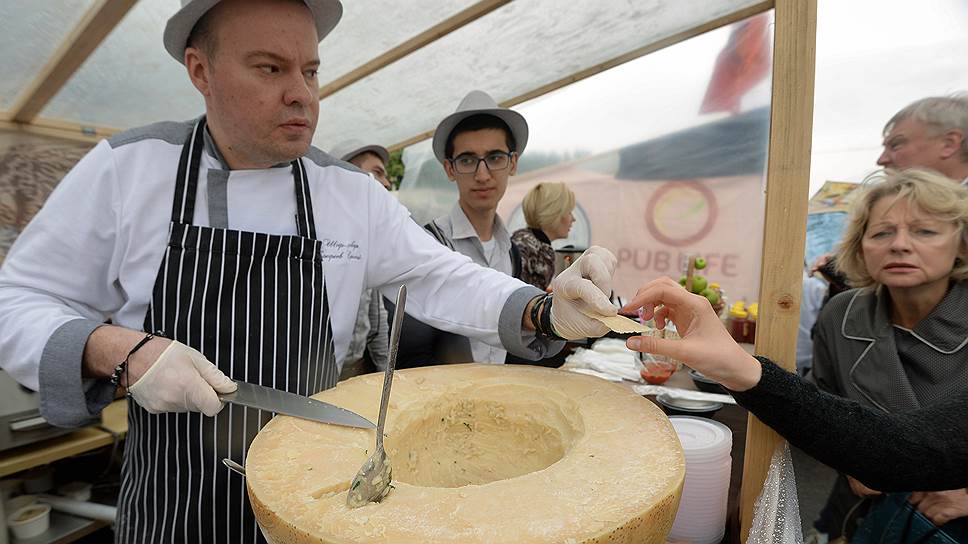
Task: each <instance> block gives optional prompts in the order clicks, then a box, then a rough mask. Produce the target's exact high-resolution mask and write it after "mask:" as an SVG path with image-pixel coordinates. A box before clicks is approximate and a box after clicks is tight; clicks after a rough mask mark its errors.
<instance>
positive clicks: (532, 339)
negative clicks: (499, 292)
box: [498, 285, 565, 361]
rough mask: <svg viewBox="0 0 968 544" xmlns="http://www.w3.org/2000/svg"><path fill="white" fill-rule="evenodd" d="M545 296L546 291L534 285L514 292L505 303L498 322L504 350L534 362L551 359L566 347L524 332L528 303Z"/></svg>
mask: <svg viewBox="0 0 968 544" xmlns="http://www.w3.org/2000/svg"><path fill="white" fill-rule="evenodd" d="M543 294H544V291H542V290H541V289H538V288H537V287H535V286H533V285H525V286H523V287H521V288H520V289H518V290H516V291H514V292H513V293H511V296H510V297H508V300H507V302H505V303H504V308H503V309H502V310H501V318H500V320H499V322H498V334H499V335H500V337H501V343H502V344H504V349H506V350H508V351H509V352H511V353H513V354H514V355H517V356H518V357H523V358H525V359H530V360H532V361H537V360H540V359H544V358H547V357H551V356H553V355H555V354H557V353H558V352H559V351H561V349H562V348H563V347H565V343H564V342H563V341H552V340H548V339H544V338H539V337H538V336H537V335H535V334H534V332H530V331H524V330H523V329H522V327H521V319H522V317H523V316H524V310H525V308H527V307H528V303H529V302H531V299H533V298H534V297H536V296H538V295H543Z"/></svg>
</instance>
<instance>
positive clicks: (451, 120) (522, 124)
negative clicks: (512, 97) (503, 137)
mask: <svg viewBox="0 0 968 544" xmlns="http://www.w3.org/2000/svg"><path fill="white" fill-rule="evenodd" d="M478 114H486V115H493V116H494V117H497V118H498V119H500V120H502V121H504V123H505V124H506V125H507V126H508V128H510V129H511V135H512V136H514V141H515V143H516V144H517V149H516V150H515V151H516V152H517V153H518V155H520V154H521V152H523V151H524V147H525V146H526V145H527V144H528V122H527V121H525V120H524V116H523V115H521V114H520V113H518V112H516V111H514V110H509V109H507V108H502V107H500V106H498V105H497V102H495V101H494V99H493V98H491V97H490V95H488V94H487V93H485V92H484V91H471V92H469V93H467V96H465V97H464V99H463V100H461V101H460V104H459V105H458V106H457V111H455V112H454V113H452V114H450V115H448V116H447V117H444V120H443V121H441V122H440V124H439V125H437V130H435V131H434V155H435V156H436V157H437V160H438V161H440V162H444V161H446V160H447V158H448V157H447V154H446V153H445V150H446V148H447V138H448V137H450V133H451V132H452V131H453V130H454V127H456V126H457V124H458V123H460V122H461V121H463V120H464V119H466V118H468V117H470V116H472V115H478Z"/></svg>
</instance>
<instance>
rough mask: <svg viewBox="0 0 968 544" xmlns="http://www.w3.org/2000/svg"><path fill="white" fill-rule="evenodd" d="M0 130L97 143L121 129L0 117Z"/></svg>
mask: <svg viewBox="0 0 968 544" xmlns="http://www.w3.org/2000/svg"><path fill="white" fill-rule="evenodd" d="M0 130H7V131H11V132H25V133H28V134H39V135H41V136H52V137H54V138H62V139H66V140H73V141H76V142H92V143H97V142H98V141H99V140H101V139H103V138H108V137H110V136H111V135H113V134H116V133H118V132H121V130H122V129H119V128H114V127H104V126H97V125H85V124H82V123H77V122H72V121H62V120H59V119H44V118H38V119H34V121H33V122H32V123H16V122H13V121H7V120H3V119H2V118H0Z"/></svg>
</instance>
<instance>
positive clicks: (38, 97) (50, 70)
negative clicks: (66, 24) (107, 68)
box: [11, 0, 137, 123]
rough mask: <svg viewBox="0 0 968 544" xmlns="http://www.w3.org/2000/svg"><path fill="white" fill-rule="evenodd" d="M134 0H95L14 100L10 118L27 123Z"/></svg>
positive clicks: (92, 50)
mask: <svg viewBox="0 0 968 544" xmlns="http://www.w3.org/2000/svg"><path fill="white" fill-rule="evenodd" d="M135 2H137V0H98V1H97V2H95V4H94V5H93V6H91V8H90V9H89V10H87V13H85V14H84V17H83V18H82V19H81V21H80V22H79V23H78V24H77V26H75V27H74V30H72V31H71V33H70V34H69V35H68V36H67V38H66V39H65V40H64V41H63V42H61V44H60V46H59V47H58V48H57V51H55V52H54V55H53V56H52V57H51V58H50V60H48V61H47V64H46V65H44V67H43V68H42V69H41V71H40V73H39V74H37V77H35V78H34V80H33V81H32V82H31V83H30V85H28V86H27V87H26V89H25V90H24V92H23V93H22V94H21V95H20V97H19V98H18V99H17V102H16V103H15V104H14V106H13V109H12V110H11V114H12V115H11V118H12V119H13V120H14V121H17V122H19V123H29V122H31V121H32V120H33V119H34V118H35V117H36V116H37V114H38V113H40V111H41V110H43V109H44V106H46V105H47V103H48V102H49V101H50V100H51V99H52V98H53V97H54V96H55V95H56V94H57V92H58V91H60V90H61V87H63V86H64V84H65V83H67V80H68V79H70V78H71V76H72V75H74V72H76V71H77V69H78V68H80V66H81V64H83V63H84V61H85V60H87V58H88V57H89V56H90V55H91V53H93V52H94V50H95V49H97V47H98V45H100V44H101V42H102V41H103V40H104V38H106V37H107V35H108V34H110V33H111V31H112V30H114V27H115V26H117V24H118V23H119V22H120V21H121V19H122V18H124V16H125V14H127V13H128V10H129V9H131V7H132V6H134V4H135Z"/></svg>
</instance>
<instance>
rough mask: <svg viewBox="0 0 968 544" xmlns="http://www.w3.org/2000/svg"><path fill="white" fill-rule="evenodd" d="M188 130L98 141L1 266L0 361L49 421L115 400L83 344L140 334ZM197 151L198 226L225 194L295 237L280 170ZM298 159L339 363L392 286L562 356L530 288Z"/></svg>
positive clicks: (366, 187)
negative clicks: (105, 331)
mask: <svg viewBox="0 0 968 544" xmlns="http://www.w3.org/2000/svg"><path fill="white" fill-rule="evenodd" d="M193 123H194V122H189V123H174V122H168V123H158V124H155V125H150V126H147V127H142V128H140V129H134V130H131V131H127V132H124V133H121V134H119V135H116V136H115V137H113V138H111V139H110V140H106V141H101V142H100V143H99V144H98V145H97V146H96V147H95V148H94V149H92V150H91V151H90V152H89V153H88V154H87V155H86V156H85V157H84V158H83V159H81V161H80V162H79V163H78V164H77V165H76V166H75V167H74V168H73V169H72V170H71V171H70V172H69V173H68V174H67V176H65V178H64V179H63V180H62V181H61V183H60V184H59V185H58V186H57V188H56V189H55V190H54V191H53V193H52V194H51V195H50V197H49V198H48V200H47V202H46V204H45V205H44V207H43V208H42V209H41V210H40V212H39V213H38V214H37V215H36V217H35V218H34V219H33V220H32V221H31V223H30V224H29V225H28V226H27V228H26V229H25V230H24V231H23V233H22V234H21V235H20V237H19V238H18V239H17V241H16V242H15V243H14V245H13V247H12V248H11V249H10V252H9V253H8V256H7V258H6V261H5V262H4V265H3V267H2V268H0V364H2V366H3V368H4V369H5V370H6V371H7V372H8V373H9V374H10V375H11V376H12V377H13V378H14V379H16V380H17V381H18V382H20V383H21V384H24V385H26V386H27V387H29V388H31V389H35V390H37V389H39V390H40V392H41V412H42V413H43V414H44V415H45V416H46V417H47V419H48V420H49V421H51V422H52V423H55V424H61V425H80V424H84V423H86V421H88V420H90V418H91V417H92V416H94V415H96V414H97V413H98V412H99V411H100V409H101V408H103V406H104V405H106V404H107V402H109V401H110V398H111V396H112V395H113V391H114V388H113V387H110V384H109V382H107V380H81V377H80V365H81V361H82V355H83V348H84V344H85V343H86V341H87V337H88V336H89V334H90V332H92V331H93V330H94V328H96V326H98V325H100V324H101V323H103V322H105V321H106V320H110V321H111V322H112V323H114V324H116V325H121V326H124V327H128V328H131V329H137V330H140V329H141V328H142V326H143V323H144V318H145V312H146V310H147V308H148V303H149V301H150V299H151V294H152V288H153V286H154V283H155V277H156V276H157V274H158V269H159V266H160V264H161V261H162V256H163V253H164V251H165V248H166V246H167V241H168V226H169V222H170V221H171V212H172V210H171V208H172V199H173V195H174V190H175V177H176V170H177V167H178V162H179V154H180V152H181V147H182V144H183V143H184V142H185V141H186V140H187V139H188V136H189V133H190V131H191V127H192V126H193ZM207 151H208V152H207V153H204V154H203V157H202V161H201V166H200V172H199V182H198V196H197V199H196V205H195V212H194V224H196V225H202V226H212V225H211V223H210V222H209V199H213V200H218V199H221V200H222V201H223V206H225V207H227V210H223V211H227V225H226V226H227V228H230V229H237V230H246V231H255V232H264V233H269V234H278V235H293V234H296V224H295V219H294V218H295V215H296V200H295V196H294V189H293V184H292V174H291V168H290V166H289V165H288V164H287V165H284V166H280V167H276V168H269V169H260V170H232V171H227V170H224V169H223V166H222V165H221V163H220V162H219V161H218V160H217V159H216V158H215V157H214V156H213V152H212V151H211V150H209V149H208V147H207ZM303 162H304V164H305V167H306V169H307V171H308V181H309V185H310V193H311V198H312V206H313V213H314V215H315V222H316V225H317V237H318V238H319V239H320V240H321V241H322V242H323V246H324V249H323V267H324V273H325V277H326V288H327V293H328V297H329V305H330V308H329V311H330V315H331V320H332V327H333V336H334V349H335V356H336V359H337V360H339V359H341V358H342V357H343V356H344V355H345V354H346V352H347V347H348V344H349V341H350V338H351V336H352V333H353V325H354V321H355V319H356V315H357V309H358V306H359V301H360V296H361V293H362V292H363V290H364V289H366V288H371V287H372V288H379V289H380V290H381V292H382V293H383V294H384V295H386V296H389V297H390V298H391V299H392V298H393V297H394V296H395V294H396V290H397V288H398V287H399V285H400V284H401V283H406V284H407V288H408V291H409V297H408V299H407V311H408V312H409V313H412V314H413V315H414V316H417V317H419V319H421V320H422V321H424V322H426V323H428V324H431V325H433V326H435V327H437V328H440V329H443V330H448V331H451V332H454V333H457V334H461V335H465V336H469V337H473V338H475V339H478V340H481V341H484V342H487V343H490V344H492V345H502V343H503V345H504V346H505V347H506V348H508V349H510V350H512V351H515V352H518V353H520V354H522V356H530V357H532V358H533V357H535V356H539V355H540V356H547V352H548V350H549V349H553V350H555V351H557V349H560V345H554V344H548V343H546V342H544V341H542V340H540V339H537V338H535V336H534V334H533V333H525V332H524V331H522V328H521V316H522V314H523V311H524V308H525V306H526V305H527V303H528V301H529V300H530V299H531V298H532V297H533V296H535V295H537V294H540V291H537V290H536V289H535V288H533V287H531V289H528V287H530V286H527V285H526V284H524V283H522V282H520V281H518V280H516V279H513V278H510V277H508V276H507V275H506V274H502V273H500V272H497V271H494V270H489V269H486V268H482V267H480V266H478V265H476V264H474V263H473V262H472V261H471V260H470V259H468V258H467V257H465V256H463V255H460V254H458V253H454V252H452V251H450V250H448V249H446V248H444V247H443V246H441V245H440V244H439V243H437V242H436V241H435V240H434V239H433V238H432V237H431V236H430V235H429V234H428V233H427V232H425V231H424V230H423V229H422V228H421V227H420V226H419V225H417V224H416V223H415V222H414V221H412V220H411V219H410V214H409V212H408V211H407V209H406V208H404V207H403V206H402V205H401V204H400V203H399V202H398V201H397V200H396V199H394V198H393V197H392V196H390V194H389V193H388V192H387V191H386V190H385V189H384V188H383V187H382V186H381V185H380V184H379V183H377V182H375V181H373V180H372V179H371V178H370V177H369V176H366V175H364V174H362V173H360V172H359V171H358V170H356V169H355V168H354V167H352V166H350V165H348V164H346V163H343V162H341V161H337V160H335V159H333V158H332V157H330V156H329V155H327V154H325V153H323V152H322V151H320V150H318V149H315V148H312V149H310V151H309V152H308V153H307V155H306V156H305V157H303ZM219 180H221V181H219ZM216 208H217V207H216ZM213 209H215V208H213ZM515 314H516V315H515ZM552 353H553V352H552Z"/></svg>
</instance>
